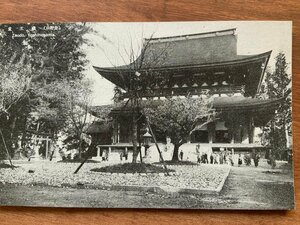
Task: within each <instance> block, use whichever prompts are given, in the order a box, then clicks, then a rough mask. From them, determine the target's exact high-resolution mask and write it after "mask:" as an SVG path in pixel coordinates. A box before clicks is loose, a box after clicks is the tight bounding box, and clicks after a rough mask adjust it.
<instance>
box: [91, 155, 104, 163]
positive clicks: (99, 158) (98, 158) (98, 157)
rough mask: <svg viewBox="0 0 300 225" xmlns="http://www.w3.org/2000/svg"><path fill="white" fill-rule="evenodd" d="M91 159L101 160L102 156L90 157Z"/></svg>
mask: <svg viewBox="0 0 300 225" xmlns="http://www.w3.org/2000/svg"><path fill="white" fill-rule="evenodd" d="M92 160H94V161H99V162H101V161H102V157H101V156H95V157H92Z"/></svg>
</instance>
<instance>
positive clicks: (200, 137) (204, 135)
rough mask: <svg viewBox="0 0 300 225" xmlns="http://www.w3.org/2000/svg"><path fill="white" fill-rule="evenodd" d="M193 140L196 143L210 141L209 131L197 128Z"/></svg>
mask: <svg viewBox="0 0 300 225" xmlns="http://www.w3.org/2000/svg"><path fill="white" fill-rule="evenodd" d="M192 142H194V143H208V131H207V130H196V131H194V133H193V136H192Z"/></svg>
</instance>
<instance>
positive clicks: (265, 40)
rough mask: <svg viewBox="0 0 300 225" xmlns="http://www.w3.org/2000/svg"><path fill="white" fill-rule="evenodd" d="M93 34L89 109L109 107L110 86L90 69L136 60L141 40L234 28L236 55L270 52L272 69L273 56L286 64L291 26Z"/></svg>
mask: <svg viewBox="0 0 300 225" xmlns="http://www.w3.org/2000/svg"><path fill="white" fill-rule="evenodd" d="M89 25H90V26H91V27H92V28H93V29H94V31H95V32H92V33H90V34H88V35H86V38H87V39H89V41H90V43H91V44H92V45H90V46H85V47H84V50H85V51H86V53H87V58H88V60H89V64H88V66H87V70H86V75H87V77H88V78H89V79H91V80H92V83H93V105H105V104H111V103H112V97H113V88H114V84H112V83H111V82H109V81H108V80H106V79H104V78H102V77H101V76H100V75H99V74H98V73H97V72H96V71H95V70H94V69H93V67H92V66H99V67H112V66H118V65H124V64H127V63H129V56H128V55H129V53H130V50H131V49H133V52H134V54H135V55H136V56H138V54H139V52H140V47H141V45H142V40H143V38H149V37H151V36H153V37H164V36H175V35H183V34H193V33H202V32H209V31H217V30H224V29H231V28H236V34H237V52H238V54H241V55H247V54H249V55H251V54H259V53H263V52H266V51H270V50H272V54H271V58H270V61H269V64H268V66H270V68H271V69H272V68H274V65H275V59H274V58H275V56H276V55H277V54H278V53H279V52H281V51H282V52H284V53H285V55H286V59H287V62H288V63H289V64H290V66H289V71H288V73H289V74H291V61H292V60H291V56H292V22H290V21H260V22H258V21H247V22H246V21H243V22H241V21H226V22H225V21H222V22H216V21H211V22H163V23H154V22H151V23H90V24H89Z"/></svg>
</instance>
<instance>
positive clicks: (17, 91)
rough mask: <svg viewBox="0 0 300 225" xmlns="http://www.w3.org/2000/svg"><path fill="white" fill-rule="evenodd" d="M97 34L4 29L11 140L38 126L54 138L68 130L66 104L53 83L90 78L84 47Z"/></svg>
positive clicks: (76, 28)
mask: <svg viewBox="0 0 300 225" xmlns="http://www.w3.org/2000/svg"><path fill="white" fill-rule="evenodd" d="M91 31H92V30H91V28H89V27H88V26H86V25H85V24H83V23H69V24H66V23H64V24H54V23H48V24H19V25H1V26H0V34H1V37H0V45H1V49H2V50H1V53H0V61H1V65H2V66H1V68H0V70H1V72H2V74H6V75H5V76H2V80H1V100H3V101H1V102H2V105H1V107H2V110H1V115H2V117H1V125H2V124H3V125H4V124H5V125H4V126H3V129H5V132H4V133H5V134H11V133H15V135H18V134H19V133H20V132H21V131H22V132H23V133H25V131H26V130H27V129H31V128H32V127H34V126H35V125H37V124H38V125H37V127H39V129H40V130H42V131H50V132H51V133H53V134H54V133H56V132H57V131H58V130H60V129H62V128H63V127H64V126H65V123H66V121H67V119H68V118H67V116H66V114H65V113H62V112H64V110H63V109H64V107H65V105H64V102H63V100H62V99H61V98H57V96H56V95H50V94H49V93H50V92H48V91H47V90H48V89H49V88H51V87H52V86H53V85H52V84H53V83H59V82H70V81H75V82H77V81H80V80H81V79H82V78H83V77H84V75H83V71H84V69H85V65H86V63H87V60H86V57H85V52H84V50H83V48H82V47H83V46H84V45H86V44H89V43H88V40H87V38H85V34H87V33H89V32H91ZM8 68H9V70H8ZM5 71H10V73H7V72H5ZM16 77H18V79H15V78H16ZM4 88H6V89H7V90H4ZM4 99H6V100H4ZM8 100H9V101H10V102H11V103H8ZM4 104H5V106H4ZM4 114H5V116H4ZM11 136H14V135H11ZM6 139H11V137H9V136H7V137H6Z"/></svg>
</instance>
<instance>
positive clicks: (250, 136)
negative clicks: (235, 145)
mask: <svg viewBox="0 0 300 225" xmlns="http://www.w3.org/2000/svg"><path fill="white" fill-rule="evenodd" d="M253 136H254V126H253V117H252V116H250V118H249V124H248V139H249V144H251V143H253Z"/></svg>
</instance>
